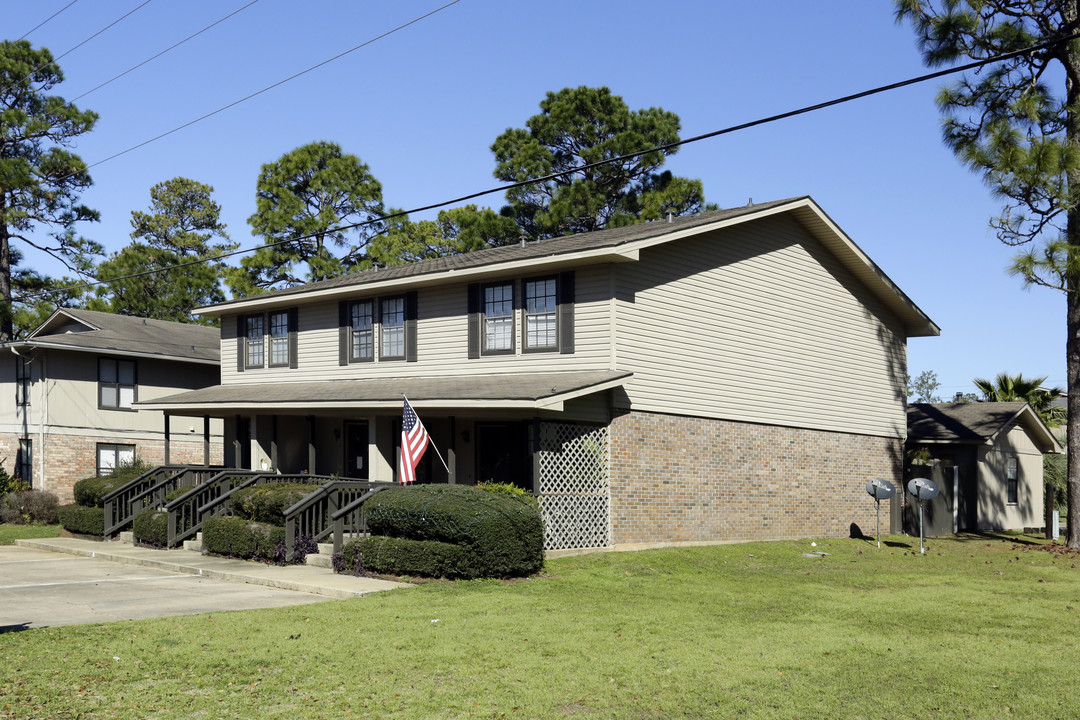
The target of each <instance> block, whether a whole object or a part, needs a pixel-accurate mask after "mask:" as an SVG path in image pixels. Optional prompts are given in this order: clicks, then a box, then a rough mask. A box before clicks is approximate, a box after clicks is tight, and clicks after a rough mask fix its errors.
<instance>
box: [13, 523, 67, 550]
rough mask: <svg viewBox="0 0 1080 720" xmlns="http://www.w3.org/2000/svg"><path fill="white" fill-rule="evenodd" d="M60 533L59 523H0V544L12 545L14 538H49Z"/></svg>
mask: <svg viewBox="0 0 1080 720" xmlns="http://www.w3.org/2000/svg"><path fill="white" fill-rule="evenodd" d="M58 535H60V526H59V525H7V524H5V523H0V545H14V544H15V541H16V540H22V539H24V538H25V539H30V538H50V537H57V536H58Z"/></svg>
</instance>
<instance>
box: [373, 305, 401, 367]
mask: <svg viewBox="0 0 1080 720" xmlns="http://www.w3.org/2000/svg"><path fill="white" fill-rule="evenodd" d="M379 324H380V331H379V358H380V359H396V358H403V357H405V298H404V297H390V298H383V299H382V300H381V301H380V304H379Z"/></svg>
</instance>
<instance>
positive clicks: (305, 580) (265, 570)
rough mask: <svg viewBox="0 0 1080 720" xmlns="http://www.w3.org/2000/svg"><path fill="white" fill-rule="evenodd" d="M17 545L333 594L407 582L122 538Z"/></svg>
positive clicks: (364, 591)
mask: <svg viewBox="0 0 1080 720" xmlns="http://www.w3.org/2000/svg"><path fill="white" fill-rule="evenodd" d="M15 544H16V545H18V546H20V547H26V548H35V549H38V550H47V551H50V552H56V553H66V554H68V555H79V556H82V557H90V558H96V559H99V560H109V561H112V562H117V563H123V564H125V565H139V566H142V567H148V568H156V569H158V570H166V571H170V572H176V573H184V574H186V575H199V576H202V577H209V578H217V579H219V580H228V581H230V582H238V583H249V584H252V585H264V586H267V587H273V588H281V589H284V590H295V591H298V592H305V593H312V594H314V595H322V596H324V597H329V598H351V597H359V596H361V595H367V594H369V593H373V592H379V591H380V590H392V589H394V588H401V587H409V585H407V584H406V583H399V582H392V581H389V580H377V579H375V578H366V577H354V576H352V575H338V574H337V573H335V572H334V571H333V570H330V569H328V568H323V567H315V566H312V565H286V566H278V565H266V564H263V563H257V562H248V561H246V560H231V559H228V558H220V557H212V556H209V555H202V554H200V553H197V552H193V551H191V550H154V549H152V548H144V547H136V546H134V545H130V544H127V543H122V542H119V541H107V542H99V541H95V540H83V539H80V538H45V539H41V540H16V541H15Z"/></svg>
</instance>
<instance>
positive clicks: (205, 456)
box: [202, 415, 210, 467]
mask: <svg viewBox="0 0 1080 720" xmlns="http://www.w3.org/2000/svg"><path fill="white" fill-rule="evenodd" d="M202 462H203V465H205V466H206V467H210V416H209V415H203V416H202Z"/></svg>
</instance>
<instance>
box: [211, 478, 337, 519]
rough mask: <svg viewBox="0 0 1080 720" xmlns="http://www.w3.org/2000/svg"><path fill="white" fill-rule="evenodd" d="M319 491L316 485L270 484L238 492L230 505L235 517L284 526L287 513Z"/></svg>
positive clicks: (232, 497) (233, 496)
mask: <svg viewBox="0 0 1080 720" xmlns="http://www.w3.org/2000/svg"><path fill="white" fill-rule="evenodd" d="M318 489H319V486H318V485H316V484H315V483H268V484H266V485H256V486H254V487H246V488H244V489H243V490H237V491H236V492H235V493H233V494H232V496H231V500H230V503H231V504H232V511H233V513H234V514H235V515H239V516H240V517H243V518H247V519H248V520H254V521H255V522H261V523H267V524H268V525H284V524H285V511H286V510H288V509H289V508H290V507H292V506H293V505H295V504H296V503H297V502H299V501H301V500H303V499H304V498H305V497H307V496H308V495H310V494H311V493H313V492H315V491H316V490H318Z"/></svg>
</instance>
